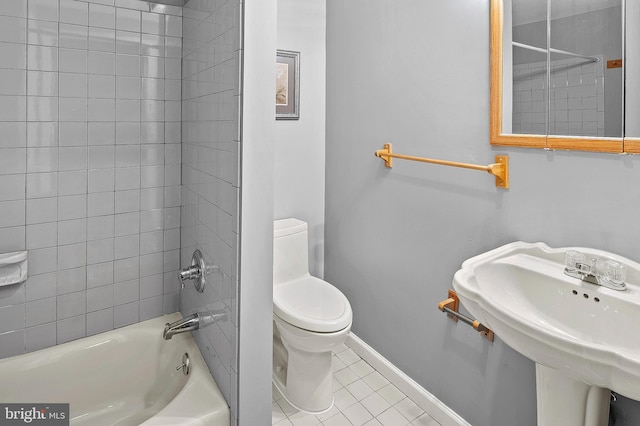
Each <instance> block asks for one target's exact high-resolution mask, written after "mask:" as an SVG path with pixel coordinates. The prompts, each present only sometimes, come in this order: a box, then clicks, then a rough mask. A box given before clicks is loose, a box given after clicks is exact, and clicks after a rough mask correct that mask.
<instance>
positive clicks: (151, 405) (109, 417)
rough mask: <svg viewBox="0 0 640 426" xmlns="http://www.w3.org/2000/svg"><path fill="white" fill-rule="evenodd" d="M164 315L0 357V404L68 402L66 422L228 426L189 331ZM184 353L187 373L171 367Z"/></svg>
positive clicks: (222, 404) (224, 408)
mask: <svg viewBox="0 0 640 426" xmlns="http://www.w3.org/2000/svg"><path fill="white" fill-rule="evenodd" d="M179 318H181V316H180V314H179V313H175V314H171V315H165V316H163V317H160V318H155V319H152V320H149V321H145V322H141V323H139V324H134V325H131V326H128V327H124V328H119V329H117V330H113V331H109V332H106V333H102V334H98V335H95V336H91V337H87V338H84V339H80V340H76V341H73V342H69V343H65V344H62V345H58V346H54V347H51V348H47V349H43V350H40V351H37V352H32V353H28V354H25V355H19V356H15V357H11V358H6V359H3V360H0V402H3V403H11V402H19V403H57V402H60V403H69V404H70V407H69V408H70V417H71V424H72V425H74V426H80V425H83V426H84V425H92V426H94V425H96V426H97V425H105V426H106V425H109V426H111V425H114V426H115V425H118V426H125V425H126V426H128V425H140V424H142V425H144V426H151V425H172V426H175V425H211V426H229V407H228V406H227V403H226V401H225V400H224V398H223V396H222V394H221V393H220V390H219V389H218V387H217V386H216V384H215V382H214V381H213V379H212V378H211V375H210V373H209V370H208V368H207V365H206V364H205V362H204V359H203V358H202V355H201V354H200V351H199V350H198V347H197V345H196V342H195V340H193V338H192V337H191V334H190V333H182V334H178V335H175V336H173V338H172V339H171V340H163V339H162V331H163V329H164V324H165V323H167V322H173V321H176V320H177V319H179ZM185 352H187V353H188V354H189V359H190V364H191V372H190V373H189V375H184V374H183V372H182V370H176V367H178V366H179V365H181V364H182V355H183V354H184V353H185Z"/></svg>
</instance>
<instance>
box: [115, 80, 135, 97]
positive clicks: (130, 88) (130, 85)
mask: <svg viewBox="0 0 640 426" xmlns="http://www.w3.org/2000/svg"><path fill="white" fill-rule="evenodd" d="M140 91H141V80H140V78H139V77H121V76H118V77H116V96H117V97H118V99H140Z"/></svg>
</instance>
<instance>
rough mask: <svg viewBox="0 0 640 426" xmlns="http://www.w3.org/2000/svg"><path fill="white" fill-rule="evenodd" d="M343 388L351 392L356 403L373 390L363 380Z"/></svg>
mask: <svg viewBox="0 0 640 426" xmlns="http://www.w3.org/2000/svg"><path fill="white" fill-rule="evenodd" d="M345 387H346V388H347V390H348V391H349V392H351V395H353V396H355V397H356V399H357V400H358V401H362V400H363V399H365V398H366V397H368V396H369V395H371V394H372V393H373V389H371V387H370V386H369V385H368V384H367V383H366V382H365V381H364V380H356V381H355V382H353V383H351V384H350V385H347V386H345ZM416 417H417V416H416Z"/></svg>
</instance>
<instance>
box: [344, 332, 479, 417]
mask: <svg viewBox="0 0 640 426" xmlns="http://www.w3.org/2000/svg"><path fill="white" fill-rule="evenodd" d="M346 345H347V346H349V347H350V348H351V350H353V351H354V352H355V353H356V354H358V355H360V358H362V359H364V360H365V361H367V362H368V363H369V365H371V366H372V367H373V368H375V369H376V370H377V371H378V373H380V374H382V375H383V376H384V377H385V378H386V379H387V380H389V381H390V382H391V383H392V384H393V385H394V386H395V387H397V388H398V389H400V390H401V391H402V393H404V394H405V395H407V396H408V397H409V398H411V400H412V401H413V402H415V403H416V404H417V405H418V406H419V407H420V408H422V409H423V410H424V411H425V412H427V413H428V414H429V415H430V416H431V417H433V418H434V419H436V421H437V422H438V423H440V424H441V425H442V426H471V424H470V423H468V422H467V421H466V420H465V419H463V418H462V417H460V416H459V415H458V414H457V413H456V412H455V411H453V410H452V409H450V408H449V407H447V406H446V405H445V404H443V403H442V401H440V400H439V399H438V398H436V397H435V396H433V395H432V394H431V393H429V391H427V390H426V389H425V388H423V387H422V386H420V385H419V384H418V383H416V382H415V381H414V380H413V379H412V378H411V377H409V376H407V375H406V374H405V373H404V372H402V370H400V369H399V368H398V367H396V366H395V365H393V364H392V363H390V362H389V361H388V360H387V359H386V358H384V357H383V356H382V355H380V354H379V353H378V352H376V351H375V349H373V348H372V347H371V346H369V345H367V344H366V343H365V342H364V341H363V340H362V339H360V338H359V337H358V336H356V335H355V334H353V332H351V333H350V334H349V336H348V337H347V341H346Z"/></svg>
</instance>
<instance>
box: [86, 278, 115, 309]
mask: <svg viewBox="0 0 640 426" xmlns="http://www.w3.org/2000/svg"><path fill="white" fill-rule="evenodd" d="M113 297H114V287H113V286H112V285H105V286H101V287H95V288H91V289H89V290H87V312H95V311H101V310H105V309H109V308H112V307H113V304H114V299H113Z"/></svg>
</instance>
